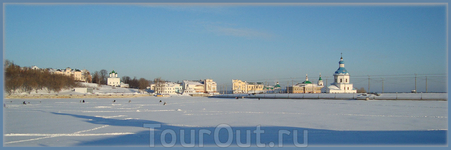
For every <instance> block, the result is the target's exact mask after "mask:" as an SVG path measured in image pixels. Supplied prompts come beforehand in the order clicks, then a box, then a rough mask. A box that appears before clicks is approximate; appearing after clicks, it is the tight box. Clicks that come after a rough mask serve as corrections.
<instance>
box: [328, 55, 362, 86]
mask: <svg viewBox="0 0 451 150" xmlns="http://www.w3.org/2000/svg"><path fill="white" fill-rule="evenodd" d="M338 64H339V67H338V69H337V71H335V73H334V83H332V84H331V85H330V86H328V87H327V89H326V93H357V90H356V89H354V87H353V84H351V83H350V80H349V76H350V75H349V72H348V71H347V70H346V69H345V62H344V61H343V56H342V57H341V58H340V61H339V62H338Z"/></svg>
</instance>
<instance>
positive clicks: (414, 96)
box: [212, 93, 448, 101]
mask: <svg viewBox="0 0 451 150" xmlns="http://www.w3.org/2000/svg"><path fill="white" fill-rule="evenodd" d="M212 97H214V98H260V99H325V100H327V99H329V100H420V101H426V100H427V101H447V100H448V93H383V94H377V95H376V94H362V93H355V94H330V93H318V94H286V93H285V94H223V95H216V96H212Z"/></svg>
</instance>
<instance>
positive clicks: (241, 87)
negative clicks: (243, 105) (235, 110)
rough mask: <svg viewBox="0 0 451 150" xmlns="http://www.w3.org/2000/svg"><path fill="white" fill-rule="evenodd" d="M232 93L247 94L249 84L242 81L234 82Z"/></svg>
mask: <svg viewBox="0 0 451 150" xmlns="http://www.w3.org/2000/svg"><path fill="white" fill-rule="evenodd" d="M232 91H233V94H236V93H247V83H246V82H243V81H241V80H232Z"/></svg>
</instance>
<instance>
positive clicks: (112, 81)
mask: <svg viewBox="0 0 451 150" xmlns="http://www.w3.org/2000/svg"><path fill="white" fill-rule="evenodd" d="M107 85H110V86H120V85H121V79H120V78H118V77H117V73H116V72H115V71H114V70H113V71H111V72H110V77H109V78H108V79H107Z"/></svg>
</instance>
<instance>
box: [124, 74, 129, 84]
mask: <svg viewBox="0 0 451 150" xmlns="http://www.w3.org/2000/svg"><path fill="white" fill-rule="evenodd" d="M122 82H124V83H125V84H129V83H130V77H129V76H123V77H122Z"/></svg>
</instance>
